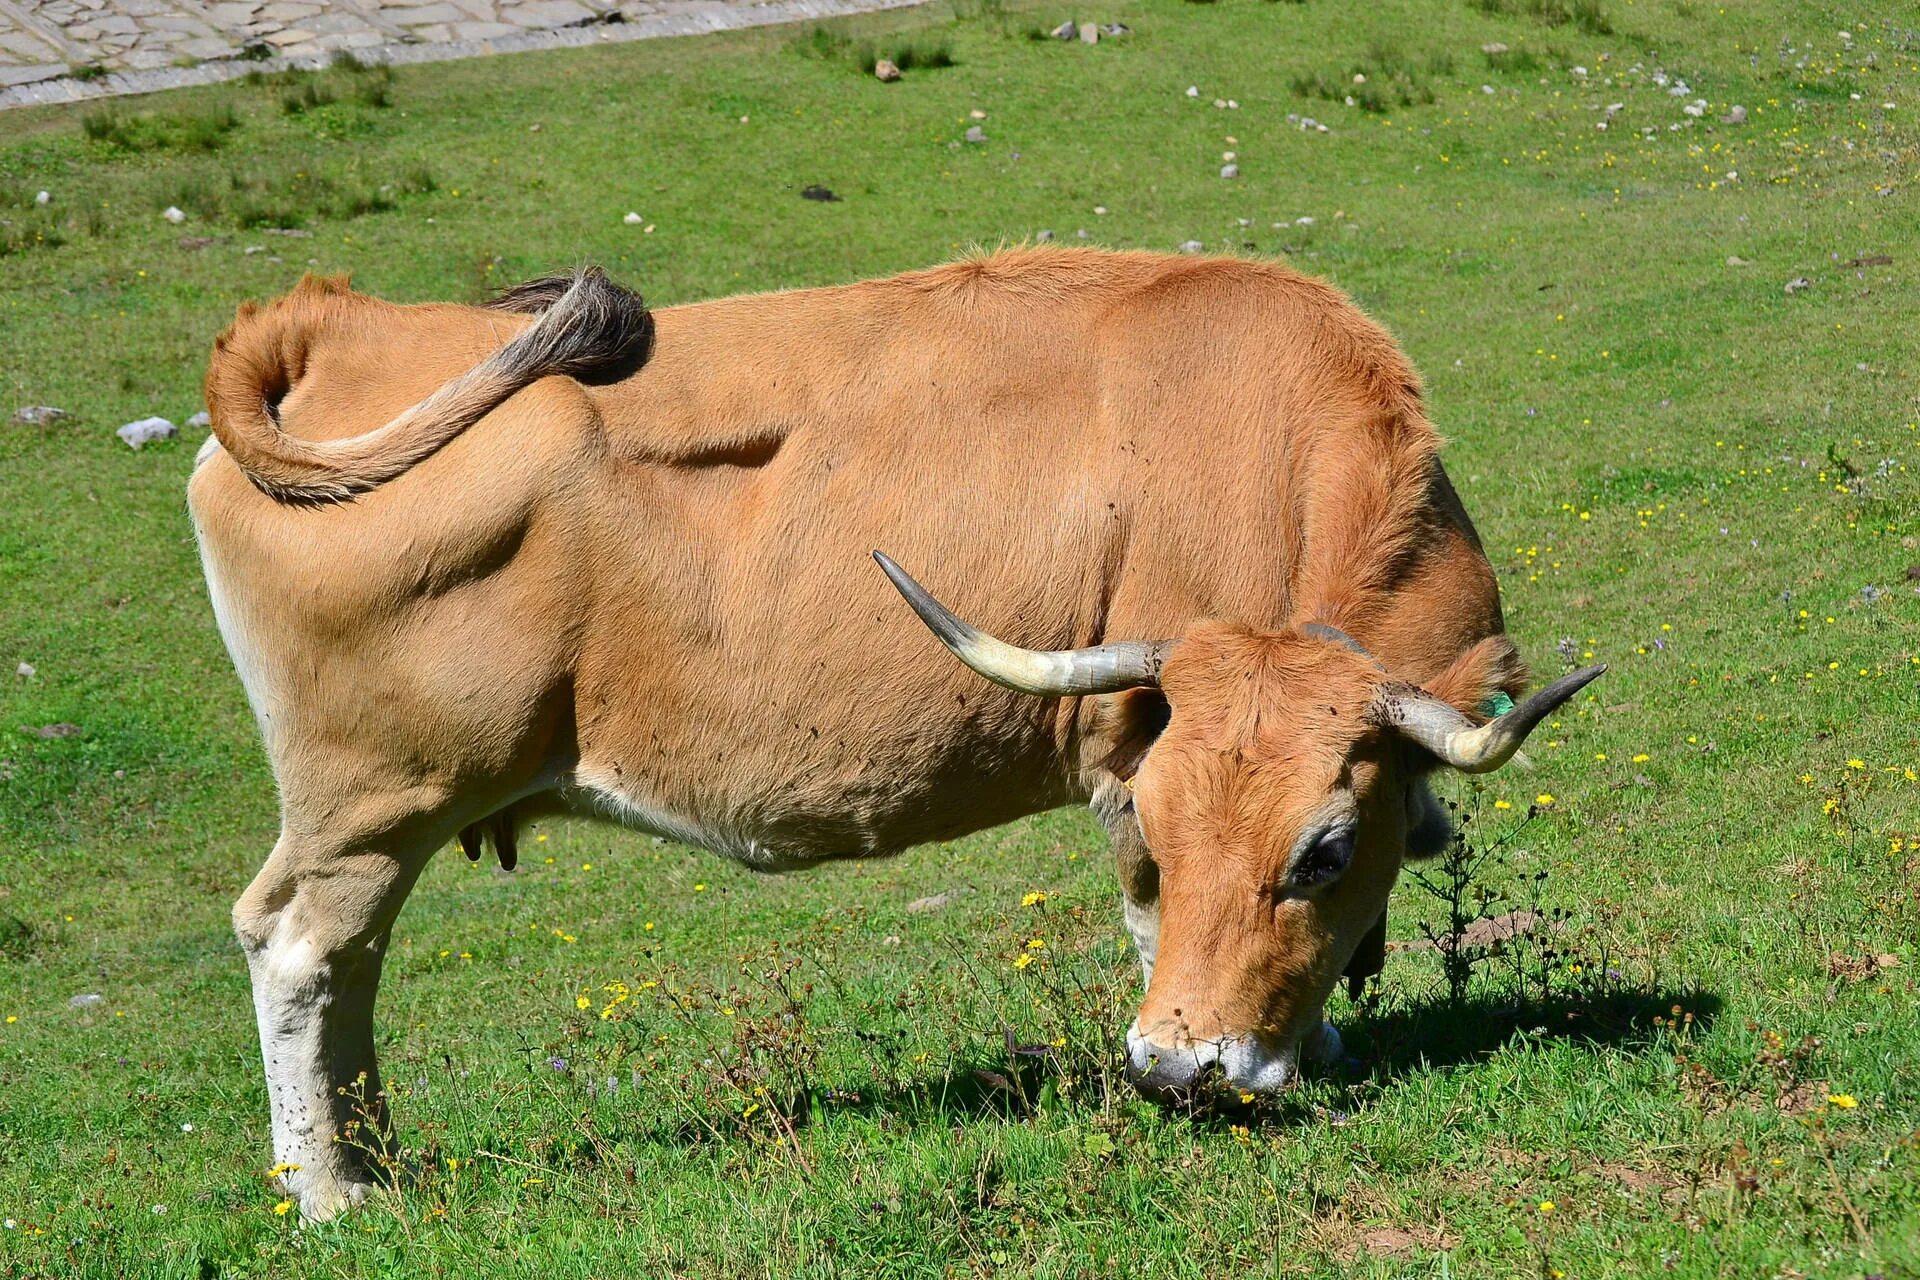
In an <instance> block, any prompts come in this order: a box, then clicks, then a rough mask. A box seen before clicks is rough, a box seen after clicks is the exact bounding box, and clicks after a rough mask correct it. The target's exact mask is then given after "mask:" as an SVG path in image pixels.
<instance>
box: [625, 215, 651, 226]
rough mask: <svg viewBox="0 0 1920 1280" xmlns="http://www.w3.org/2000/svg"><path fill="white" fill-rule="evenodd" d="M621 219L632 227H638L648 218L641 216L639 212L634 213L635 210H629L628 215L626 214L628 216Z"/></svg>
mask: <svg viewBox="0 0 1920 1280" xmlns="http://www.w3.org/2000/svg"><path fill="white" fill-rule="evenodd" d="M620 221H622V222H624V223H626V224H627V225H628V226H630V227H637V226H639V225H640V224H641V223H643V222H645V221H646V219H645V218H643V217H641V216H640V215H639V214H637V213H633V212H629V213H628V214H627V216H626V217H624V218H622V219H620Z"/></svg>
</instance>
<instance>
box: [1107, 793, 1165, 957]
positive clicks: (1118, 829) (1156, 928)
mask: <svg viewBox="0 0 1920 1280" xmlns="http://www.w3.org/2000/svg"><path fill="white" fill-rule="evenodd" d="M1090 807H1091V808H1092V809H1093V812H1094V816H1096V817H1097V818H1099V819H1100V825H1101V826H1103V827H1105V828H1106V829H1107V842H1108V843H1109V844H1111V845H1112V846H1113V859H1114V869H1115V870H1116V871H1117V872H1118V873H1119V876H1120V913H1121V916H1122V918H1123V919H1124V920H1125V921H1126V924H1127V932H1128V933H1130V934H1132V935H1133V946H1134V950H1135V951H1136V952H1138V953H1139V956H1140V972H1141V975H1142V979H1143V981H1144V982H1145V983H1146V984H1149V985H1150V984H1151V983H1152V982H1153V962H1154V958H1155V957H1156V956H1157V955H1158V954H1159V950H1160V868H1159V866H1158V865H1157V864H1155V862H1154V860H1153V854H1152V853H1151V852H1150V851H1149V850H1148V849H1147V838H1146V836H1145V835H1143V834H1142V833H1141V831H1140V819H1139V817H1138V815H1136V814H1135V812H1134V808H1133V791H1132V790H1131V789H1130V788H1129V787H1128V786H1127V784H1126V783H1124V782H1122V781H1121V780H1120V779H1119V778H1118V777H1116V776H1115V775H1113V774H1111V773H1106V772H1104V771H1102V773H1101V774H1100V775H1099V780H1098V781H1097V782H1096V783H1095V785H1094V789H1093V800H1092V802H1091V805H1090Z"/></svg>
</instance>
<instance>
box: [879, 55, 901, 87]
mask: <svg viewBox="0 0 1920 1280" xmlns="http://www.w3.org/2000/svg"><path fill="white" fill-rule="evenodd" d="M873 78H874V79H875V80H878V81H880V82H881V83H882V84H892V83H893V82H894V81H895V80H898V79H899V78H900V68H898V67H896V66H894V65H893V63H892V62H890V61H888V60H887V59H886V58H882V59H880V61H878V62H876V63H874V64H873Z"/></svg>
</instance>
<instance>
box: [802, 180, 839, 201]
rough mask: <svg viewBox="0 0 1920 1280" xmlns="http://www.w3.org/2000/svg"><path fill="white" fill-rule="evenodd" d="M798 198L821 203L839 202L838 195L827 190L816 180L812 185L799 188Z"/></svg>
mask: <svg viewBox="0 0 1920 1280" xmlns="http://www.w3.org/2000/svg"><path fill="white" fill-rule="evenodd" d="M800 198H801V199H802V200H818V201H819V202H820V203H821V204H839V203H840V197H839V196H837V195H835V194H834V193H833V192H832V191H830V190H828V189H827V188H826V187H823V186H821V185H820V184H819V183H817V182H816V183H814V184H813V185H812V186H809V187H802V188H801V189H800Z"/></svg>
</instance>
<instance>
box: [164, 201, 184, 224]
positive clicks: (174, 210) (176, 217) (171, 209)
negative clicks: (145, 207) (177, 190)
mask: <svg viewBox="0 0 1920 1280" xmlns="http://www.w3.org/2000/svg"><path fill="white" fill-rule="evenodd" d="M160 216H161V217H163V218H165V219H166V220H167V221H168V222H171V223H173V224H174V225H175V226H176V227H177V226H179V225H180V224H181V223H183V222H185V221H186V220H187V215H186V214H184V213H182V212H181V211H180V209H179V208H178V206H175V205H168V206H167V207H166V208H164V209H162V210H161V211H160Z"/></svg>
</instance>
